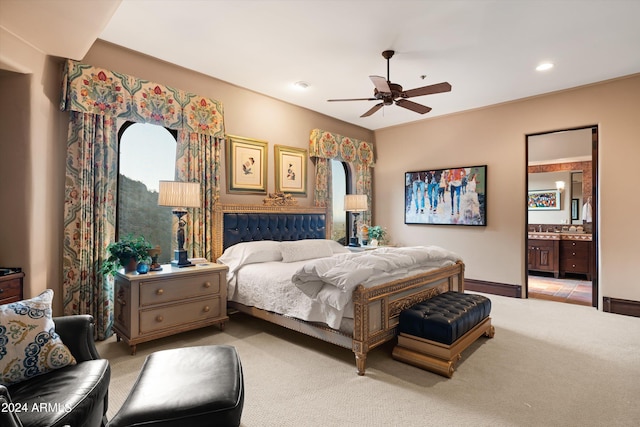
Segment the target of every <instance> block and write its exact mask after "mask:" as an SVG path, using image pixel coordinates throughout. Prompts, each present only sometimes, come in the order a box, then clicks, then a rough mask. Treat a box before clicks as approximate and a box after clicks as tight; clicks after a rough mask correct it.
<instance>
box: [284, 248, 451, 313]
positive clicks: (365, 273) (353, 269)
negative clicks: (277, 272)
mask: <svg viewBox="0 0 640 427" xmlns="http://www.w3.org/2000/svg"><path fill="white" fill-rule="evenodd" d="M458 260H461V258H460V257H459V256H458V255H457V254H455V253H453V252H451V251H448V250H446V249H443V248H441V247H439V246H415V247H405V248H391V247H383V248H378V249H376V250H373V251H365V252H358V253H349V254H340V255H334V256H332V257H325V258H317V259H314V260H310V261H307V262H306V263H305V264H304V265H303V266H301V267H300V268H299V269H298V270H297V271H296V273H295V274H294V275H293V277H292V282H293V283H294V284H295V285H296V287H297V288H298V289H300V290H301V291H302V292H303V293H304V294H305V295H308V296H309V297H310V298H311V299H313V300H314V301H317V302H319V303H321V304H322V305H327V306H329V307H331V308H333V309H335V310H337V311H340V310H343V309H344V308H345V306H346V305H347V303H348V302H349V301H350V299H351V296H352V292H353V290H354V289H355V287H356V286H358V285H359V284H363V285H365V286H367V285H372V284H374V283H375V284H377V283H382V282H384V281H389V280H393V279H395V278H399V277H403V276H407V275H411V274H417V273H418V272H419V271H424V270H425V269H426V270H428V269H433V268H440V267H445V266H447V265H452V264H455V262H456V261H458Z"/></svg>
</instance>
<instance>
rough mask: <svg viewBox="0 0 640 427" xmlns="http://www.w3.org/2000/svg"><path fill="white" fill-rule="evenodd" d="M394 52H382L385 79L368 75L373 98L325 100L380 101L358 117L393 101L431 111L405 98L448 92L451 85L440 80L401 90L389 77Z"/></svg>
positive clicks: (429, 108)
mask: <svg viewBox="0 0 640 427" xmlns="http://www.w3.org/2000/svg"><path fill="white" fill-rule="evenodd" d="M394 53H395V51H393V50H385V51H384V52H382V57H383V58H384V59H386V60H387V78H386V79H385V78H384V77H381V76H369V78H370V79H371V82H372V83H373V85H374V86H375V89H374V90H373V98H350V99H328V100H327V101H329V102H336V101H382V102H380V103H378V104H376V105H374V106H373V107H371V108H370V109H369V110H368V111H367V112H366V113H364V114H363V115H361V116H360V117H368V116H370V115H372V114H373V113H375V112H376V111H378V110H379V109H380V108H382V107H383V106H385V105H393V104H394V103H395V105H397V106H399V107H402V108H406V109H407V110H411V111H413V112H416V113H419V114H426V113H428V112H429V111H431V107H427V106H426V105H422V104H418V103H416V102H413V101H409V100H408V99H407V98H413V97H416V96H424V95H432V94H435V93H442V92H449V91H451V85H450V84H449V83H447V82H442V83H437V84H433V85H428V86H423V87H418V88H415V89H410V90H407V91H403V90H402V86H400V85H399V84H397V83H391V79H390V78H389V60H390V59H391V58H392V57H393V54H394Z"/></svg>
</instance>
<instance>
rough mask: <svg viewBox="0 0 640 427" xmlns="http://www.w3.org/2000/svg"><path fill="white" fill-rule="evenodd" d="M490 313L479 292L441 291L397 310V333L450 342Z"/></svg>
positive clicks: (486, 302) (484, 298) (487, 299)
mask: <svg viewBox="0 0 640 427" xmlns="http://www.w3.org/2000/svg"><path fill="white" fill-rule="evenodd" d="M490 313H491V300H490V299H489V298H487V297H484V296H482V295H474V294H463V293H460V292H445V293H443V294H440V295H437V296H435V297H433V298H431V299H428V300H426V301H423V302H420V303H418V304H416V305H414V306H413V307H411V308H408V309H406V310H403V311H402V312H401V313H400V326H399V332H400V333H405V334H409V335H413V336H416V337H421V338H425V339H427V340H432V341H437V342H440V343H444V344H452V343H453V342H454V341H456V340H457V339H458V338H460V337H462V336H463V335H464V334H466V333H467V332H469V331H470V330H471V329H473V327H474V326H476V325H477V324H478V323H480V322H481V321H482V320H483V319H484V318H485V317H489V314H490Z"/></svg>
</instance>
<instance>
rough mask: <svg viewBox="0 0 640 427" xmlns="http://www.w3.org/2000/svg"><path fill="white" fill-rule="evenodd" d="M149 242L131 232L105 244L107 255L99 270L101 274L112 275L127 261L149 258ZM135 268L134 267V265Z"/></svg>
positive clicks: (126, 264) (124, 266) (124, 265)
mask: <svg viewBox="0 0 640 427" xmlns="http://www.w3.org/2000/svg"><path fill="white" fill-rule="evenodd" d="M152 247H153V246H151V243H149V242H147V240H146V239H145V238H144V237H143V236H137V237H136V236H133V235H131V234H129V235H127V236H126V237H124V238H122V239H120V240H118V241H117V242H112V243H109V245H107V253H108V255H109V256H108V257H107V259H105V260H104V262H103V263H102V267H101V268H100V272H101V273H102V274H105V275H106V274H110V275H114V274H115V272H116V271H118V269H119V268H125V269H126V268H127V266H128V265H129V263H134V264H137V263H138V262H140V261H146V260H148V259H149V250H150V249H151V248H152ZM134 269H135V267H134Z"/></svg>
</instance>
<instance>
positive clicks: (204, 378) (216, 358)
mask: <svg viewBox="0 0 640 427" xmlns="http://www.w3.org/2000/svg"><path fill="white" fill-rule="evenodd" d="M243 404H244V380H243V377H242V366H241V365H240V358H239V357H238V354H237V353H236V349H235V348H234V347H232V346H228V345H210V346H200V347H184V348H176V349H171V350H163V351H158V352H155V353H152V354H151V355H149V356H147V359H146V360H145V362H144V365H143V366H142V370H141V371H140V374H139V375H138V379H137V380H136V382H135V384H134V385H133V388H132V390H131V391H130V393H129V396H128V397H127V399H126V400H125V402H124V404H123V405H122V407H121V408H120V410H119V411H118V413H117V414H116V415H115V416H114V417H113V419H112V420H111V421H110V422H109V424H108V426H107V427H125V426H128V427H132V426H146V427H160V426H162V427H181V426H189V427H199V426H238V425H240V417H241V415H242V407H243Z"/></svg>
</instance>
